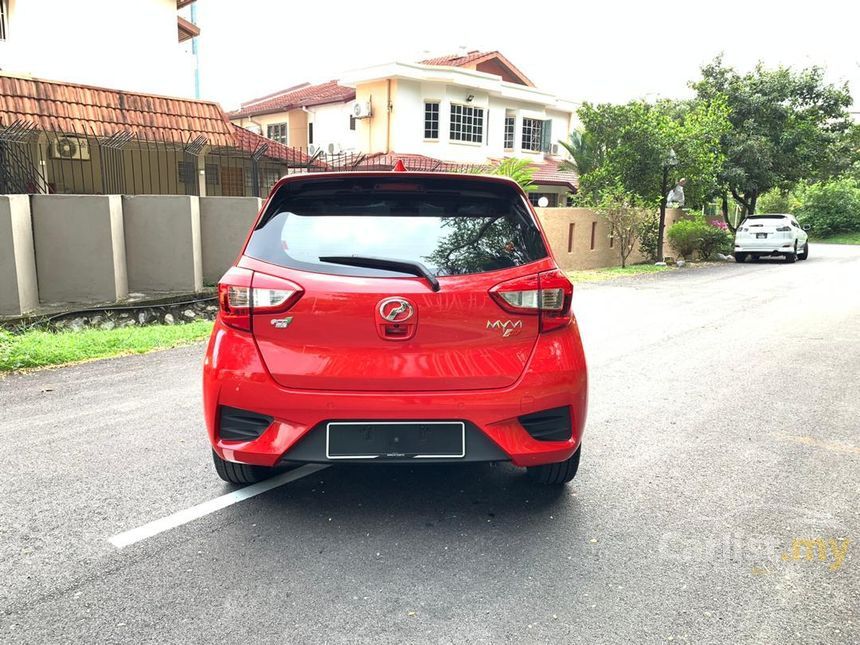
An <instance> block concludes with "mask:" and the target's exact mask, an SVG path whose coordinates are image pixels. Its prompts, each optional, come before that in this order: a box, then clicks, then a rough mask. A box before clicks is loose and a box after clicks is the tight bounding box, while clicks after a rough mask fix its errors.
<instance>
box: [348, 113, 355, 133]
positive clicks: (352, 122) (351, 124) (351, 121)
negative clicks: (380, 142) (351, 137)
mask: <svg viewBox="0 0 860 645" xmlns="http://www.w3.org/2000/svg"><path fill="white" fill-rule="evenodd" d="M349 129H350V130H355V117H354V116H352V115H351V114H350V115H349Z"/></svg>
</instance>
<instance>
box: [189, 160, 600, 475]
mask: <svg viewBox="0 0 860 645" xmlns="http://www.w3.org/2000/svg"><path fill="white" fill-rule="evenodd" d="M218 293H219V303H220V311H219V314H218V319H217V321H216V323H215V328H214V330H213V332H212V337H211V339H210V341H209V347H208V351H207V354H206V360H205V365H204V372H203V385H204V388H203V390H204V406H205V416H206V424H207V426H208V430H209V438H210V440H211V442H212V448H213V458H214V460H215V468H216V470H217V472H218V474H219V475H220V476H221V477H222V478H223V479H225V480H226V481H229V482H232V483H236V484H246V483H251V482H254V481H258V480H260V479H262V478H264V477H266V476H268V475H270V474H272V472H273V471H274V469H276V468H278V467H281V466H284V465H289V464H299V463H339V462H354V463H355V462H361V463H418V462H421V463H428V462H476V461H487V462H489V461H510V462H513V464H515V465H517V466H523V467H526V468H527V469H528V472H529V474H530V475H532V476H533V477H534V478H535V479H537V480H538V481H540V482H543V483H547V484H563V483H566V482H568V481H570V480H571V479H573V477H574V475H575V474H576V471H577V467H578V465H579V457H580V443H581V440H582V432H583V427H584V425H585V416H586V407H587V398H588V397H587V378H586V367H585V357H584V355H583V351H582V344H581V342H580V338H579V331H578V328H577V324H576V320H575V319H574V316H573V313H572V312H571V298H572V295H573V286H572V285H571V283H570V281H569V280H568V279H567V277H566V276H565V275H564V273H562V272H561V271H560V270H559V268H558V266H557V265H556V263H555V261H554V260H553V258H552V255H551V253H550V251H549V245H548V244H547V241H546V239H545V237H544V234H543V232H542V230H541V228H540V224H539V222H538V219H537V217H536V216H535V214H534V211H533V210H532V208H531V205H530V204H529V201H528V199H527V198H526V196H525V194H524V193H523V191H522V190H521V189H520V187H519V186H518V185H517V184H516V183H515V182H513V181H511V180H509V179H505V178H501V177H487V176H478V175H464V174H443V173H411V172H362V173H355V172H353V173H321V174H307V175H293V176H290V177H288V178H285V179H283V180H281V181H280V182H278V184H277V185H276V186H275V187H274V188H273V189H272V192H271V194H270V195H269V198H268V200H267V202H266V204H265V206H264V207H263V209H262V211H261V213H260V215H259V217H258V219H257V222H256V223H255V225H254V227H253V229H252V231H251V233H250V235H249V236H248V239H247V241H246V243H245V246H244V249H243V251H242V254H241V255H240V256H239V258H238V260H237V262H236V264H235V265H234V266H233V267H232V268H231V269H230V270H229V271H227V273H226V274H225V275H224V277H223V278H222V279H221V282H220V283H219V285H218Z"/></svg>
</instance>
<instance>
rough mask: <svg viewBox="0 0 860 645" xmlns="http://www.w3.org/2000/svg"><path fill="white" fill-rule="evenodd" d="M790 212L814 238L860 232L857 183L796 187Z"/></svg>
mask: <svg viewBox="0 0 860 645" xmlns="http://www.w3.org/2000/svg"><path fill="white" fill-rule="evenodd" d="M795 199H796V202H797V207H796V210H795V212H794V214H795V215H797V219H798V220H799V221H800V223H801V225H803V226H806V225H808V226H809V227H810V232H811V233H812V234H813V235H814V236H816V237H827V236H828V235H833V234H835V233H853V232H856V231H860V181H858V180H856V179H851V178H843V179H834V180H832V181H827V182H820V183H816V184H810V185H808V186H800V187H798V189H797V191H796V197H795Z"/></svg>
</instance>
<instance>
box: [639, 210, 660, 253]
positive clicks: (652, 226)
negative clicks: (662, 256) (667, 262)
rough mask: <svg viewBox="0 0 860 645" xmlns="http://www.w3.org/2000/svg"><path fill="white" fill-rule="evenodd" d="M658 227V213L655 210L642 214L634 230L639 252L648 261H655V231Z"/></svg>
mask: <svg viewBox="0 0 860 645" xmlns="http://www.w3.org/2000/svg"><path fill="white" fill-rule="evenodd" d="M659 229H660V215H659V213H657V212H656V211H650V212H649V213H648V214H647V215H643V217H642V221H641V222H639V227H638V228H637V230H636V236H637V237H638V238H639V252H640V253H641V254H642V255H644V256H645V257H646V258H647V259H648V260H649V261H650V262H656V261H657V239H658V236H657V233H658V231H659Z"/></svg>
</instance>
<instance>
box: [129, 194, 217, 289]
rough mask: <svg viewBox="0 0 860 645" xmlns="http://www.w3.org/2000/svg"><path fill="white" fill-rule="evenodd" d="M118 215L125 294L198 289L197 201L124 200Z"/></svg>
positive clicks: (200, 270)
mask: <svg viewBox="0 0 860 645" xmlns="http://www.w3.org/2000/svg"><path fill="white" fill-rule="evenodd" d="M122 215H123V227H124V238H125V255H126V263H127V267H128V288H129V290H130V291H141V292H148V291H168V292H172V291H176V292H192V291H200V290H201V289H202V288H203V252H202V248H201V244H200V202H199V201H198V198H197V197H191V196H185V195H179V196H176V195H136V196H123V198H122Z"/></svg>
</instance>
